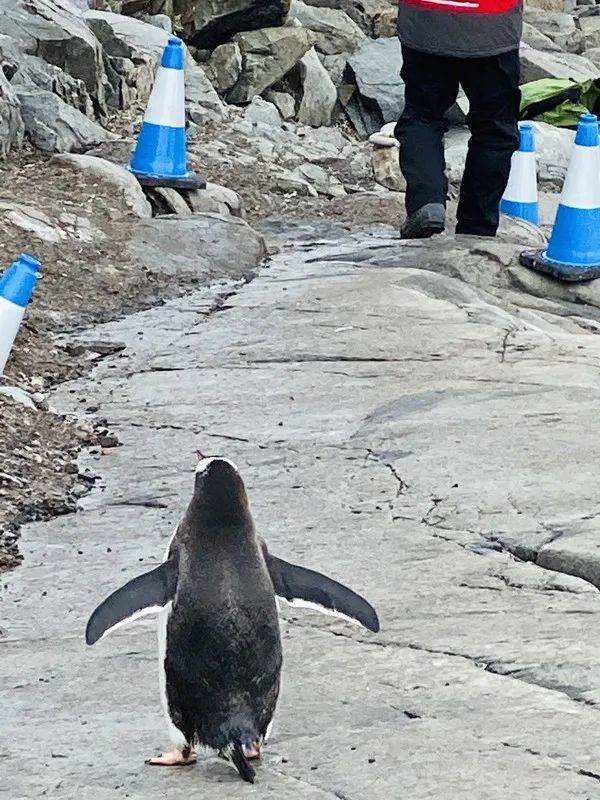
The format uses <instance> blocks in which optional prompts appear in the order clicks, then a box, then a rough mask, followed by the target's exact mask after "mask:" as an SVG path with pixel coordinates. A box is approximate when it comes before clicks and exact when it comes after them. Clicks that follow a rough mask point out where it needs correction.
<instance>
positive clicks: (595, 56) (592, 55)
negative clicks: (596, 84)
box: [585, 46, 600, 73]
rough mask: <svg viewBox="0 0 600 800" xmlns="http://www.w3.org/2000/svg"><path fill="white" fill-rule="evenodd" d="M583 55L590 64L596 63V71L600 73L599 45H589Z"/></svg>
mask: <svg viewBox="0 0 600 800" xmlns="http://www.w3.org/2000/svg"><path fill="white" fill-rule="evenodd" d="M585 57H586V58H588V59H589V60H590V61H591V62H592V64H595V65H596V67H597V68H598V72H599V73H600V46H599V47H591V48H590V49H589V50H586V51H585Z"/></svg>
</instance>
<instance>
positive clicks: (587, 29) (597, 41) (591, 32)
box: [579, 16, 600, 55]
mask: <svg viewBox="0 0 600 800" xmlns="http://www.w3.org/2000/svg"><path fill="white" fill-rule="evenodd" d="M579 25H580V26H581V32H582V35H583V39H584V44H585V48H586V50H588V49H589V48H596V47H600V16H595V17H581V19H580V20H579ZM586 55H587V53H586Z"/></svg>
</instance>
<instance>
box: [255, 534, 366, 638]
mask: <svg viewBox="0 0 600 800" xmlns="http://www.w3.org/2000/svg"><path fill="white" fill-rule="evenodd" d="M262 550H263V555H264V557H265V561H266V563H267V569H268V570H269V574H270V576H271V580H272V581H273V588H274V589H275V594H276V595H277V597H280V598H281V599H282V600H285V601H286V602H287V603H290V605H305V606H308V607H314V608H315V609H316V610H318V611H323V612H325V613H333V614H337V615H339V616H341V617H345V618H346V619H347V620H349V621H350V622H358V624H359V625H362V626H363V627H365V628H368V629H369V630H370V631H373V632H374V633H377V632H378V631H379V619H378V617H377V612H376V611H375V609H374V608H373V606H372V605H371V604H370V603H368V602H367V601H366V600H365V599H364V597H361V596H360V595H359V594H356V592H353V591H352V589H349V588H348V587H347V586H344V585H343V584H341V583H338V582H337V581H334V580H333V579H332V578H328V577H327V575H322V574H321V573H320V572H315V571H314V570H312V569H306V568H305V567H300V566H298V565H297V564H290V563H288V562H287V561H284V560H283V559H281V558H277V557H276V556H273V555H271V554H270V553H269V551H268V549H267V546H266V544H265V543H264V542H262Z"/></svg>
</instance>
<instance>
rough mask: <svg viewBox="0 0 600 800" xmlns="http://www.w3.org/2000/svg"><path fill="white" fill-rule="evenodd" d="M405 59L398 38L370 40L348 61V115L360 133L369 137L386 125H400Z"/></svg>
mask: <svg viewBox="0 0 600 800" xmlns="http://www.w3.org/2000/svg"><path fill="white" fill-rule="evenodd" d="M401 65H402V57H401V53H400V43H399V41H398V39H397V38H396V37H394V38H389V39H377V40H375V41H370V40H367V41H366V42H365V44H364V45H362V46H361V47H360V48H359V49H358V50H357V51H356V53H354V55H352V56H351V57H350V58H349V60H348V66H347V69H346V75H345V78H346V82H347V84H348V85H349V86H350V87H354V85H355V86H356V90H354V89H353V88H350V89H346V92H342V96H344V94H345V95H346V96H345V97H344V105H345V107H346V111H347V113H348V115H349V117H350V119H351V120H352V122H353V124H354V126H355V127H356V129H357V131H358V132H359V133H360V134H361V135H363V136H368V135H370V134H371V133H374V132H375V131H377V130H379V129H380V128H381V126H382V125H383V124H384V123H385V122H393V121H396V120H397V119H398V118H399V117H400V114H401V113H402V109H403V108H404V84H403V82H402V79H401V77H400V67H401Z"/></svg>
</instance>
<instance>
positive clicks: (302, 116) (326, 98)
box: [298, 48, 337, 128]
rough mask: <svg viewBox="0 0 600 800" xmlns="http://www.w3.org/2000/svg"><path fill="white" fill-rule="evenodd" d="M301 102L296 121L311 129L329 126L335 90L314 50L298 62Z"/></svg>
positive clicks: (335, 95)
mask: <svg viewBox="0 0 600 800" xmlns="http://www.w3.org/2000/svg"><path fill="white" fill-rule="evenodd" d="M299 66H300V79H301V82H302V100H301V102H300V109H299V111H298V121H299V122H301V123H303V124H304V125H310V126H311V127H313V128H319V127H321V126H323V125H331V121H332V115H333V109H334V108H335V104H336V102H337V90H336V88H335V86H334V85H333V81H332V80H331V78H330V77H329V74H328V72H327V70H326V69H325V67H324V66H323V65H322V64H321V62H320V61H319V56H318V55H317V53H316V52H315V50H314V48H312V49H311V50H309V51H308V53H306V55H304V56H303V57H302V58H301V60H300V65H299Z"/></svg>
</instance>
